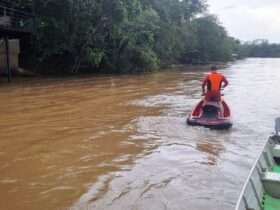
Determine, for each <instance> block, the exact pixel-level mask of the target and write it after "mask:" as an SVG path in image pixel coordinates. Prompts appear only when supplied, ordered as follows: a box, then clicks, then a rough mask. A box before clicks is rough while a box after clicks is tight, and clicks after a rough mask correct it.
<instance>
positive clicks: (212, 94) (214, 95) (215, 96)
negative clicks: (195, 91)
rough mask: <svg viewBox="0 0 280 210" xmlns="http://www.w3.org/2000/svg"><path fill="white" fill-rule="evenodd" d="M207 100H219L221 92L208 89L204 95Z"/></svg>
mask: <svg viewBox="0 0 280 210" xmlns="http://www.w3.org/2000/svg"><path fill="white" fill-rule="evenodd" d="M205 99H206V100H207V101H220V100H221V93H220V92H219V91H208V92H207V93H206V95H205Z"/></svg>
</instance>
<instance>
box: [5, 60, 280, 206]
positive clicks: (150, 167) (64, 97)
mask: <svg viewBox="0 0 280 210" xmlns="http://www.w3.org/2000/svg"><path fill="white" fill-rule="evenodd" d="M222 71H223V73H224V74H225V75H226V76H227V77H228V79H229V81H230V86H229V87H228V88H227V89H226V90H225V99H226V100H227V102H228V103H229V105H230V106H231V107H232V112H233V114H234V126H233V128H232V129H231V130H229V131H213V130H209V129H205V128H200V127H189V126H187V125H186V123H185V120H186V114H187V113H189V112H190V111H191V109H192V107H193V106H194V105H195V104H196V103H197V102H198V100H199V99H200V97H201V87H200V84H201V79H202V77H203V75H204V73H205V71H195V70H193V71H192V70H188V71H186V70H172V71H166V72H161V73H153V74H145V75H132V76H98V77H92V78H78V79H71V78H68V79H45V80H35V79H34V80H33V79H32V80H31V81H30V80H28V81H16V82H14V83H13V84H11V85H7V84H5V83H4V82H1V84H0V101H1V103H0V116H1V117H0V209H1V210H2V209H3V210H39V209H40V210H64V209H65V210H66V209H72V210H85V209H91V210H103V209H104V210H165V209H168V210H205V209H207V210H227V209H229V210H230V209H234V205H235V203H236V201H237V198H238V195H239V192H240V190H241V188H242V185H243V183H244V181H245V179H246V176H247V174H248V173H249V170H250V167H251V166H252V164H253V161H254V159H255V158H256V157H257V156H258V153H259V152H260V151H261V149H262V146H263V144H264V143H265V141H266V139H267V137H268V136H269V135H270V134H271V132H272V131H273V121H274V118H275V117H277V116H280V95H279V94H280V93H279V89H280V60H279V59H247V60H243V61H238V62H235V63H232V64H230V65H228V67H227V68H225V69H223V70H222Z"/></svg>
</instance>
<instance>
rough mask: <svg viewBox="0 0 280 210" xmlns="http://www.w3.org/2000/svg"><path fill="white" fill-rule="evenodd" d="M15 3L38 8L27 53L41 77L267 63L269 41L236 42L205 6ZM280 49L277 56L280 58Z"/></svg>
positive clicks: (185, 1)
mask: <svg viewBox="0 0 280 210" xmlns="http://www.w3.org/2000/svg"><path fill="white" fill-rule="evenodd" d="M11 4H13V5H12V6H13V7H17V8H20V7H21V8H24V9H28V7H30V6H29V5H33V9H34V12H35V27H34V28H35V33H34V36H33V37H32V39H31V40H29V41H28V44H26V43H25V44H24V46H25V49H23V51H24V52H27V53H23V54H24V57H25V58H24V60H28V61H29V62H26V63H29V65H30V66H33V68H34V66H36V69H40V70H39V72H40V73H55V74H59V73H73V72H80V71H87V72H94V73H108V72H110V73H131V72H144V71H150V70H154V69H158V68H159V67H161V66H166V65H169V64H205V63H211V62H226V61H230V60H232V59H233V58H242V57H246V56H249V55H259V54H261V55H262V57H265V56H264V55H265V53H260V52H258V53H255V52H256V51H258V50H259V51H261V52H263V51H262V48H261V47H259V46H262V44H264V43H266V42H261V43H259V42H258V43H256V42H254V43H245V44H244V43H241V42H240V41H239V40H237V39H235V38H233V37H230V36H229V35H228V33H227V31H226V30H225V28H224V27H223V26H222V25H221V24H220V22H219V21H218V19H217V17H216V16H214V15H212V14H209V13H208V11H207V2H206V1H204V0H59V1H57V0H33V1H32V0H15V1H12V3H11ZM266 44H267V45H266V46H269V47H268V48H269V49H270V48H271V45H269V44H268V43H266ZM274 48H277V47H275V46H274ZM279 49H280V47H279V46H278V51H277V50H275V49H274V51H273V52H272V53H274V54H275V52H276V51H277V52H278V55H280V53H279V52H280V50H279ZM253 51H254V52H253ZM269 52H270V51H269V50H267V54H269ZM270 53H271V52H270Z"/></svg>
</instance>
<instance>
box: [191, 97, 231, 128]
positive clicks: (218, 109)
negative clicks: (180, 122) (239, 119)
mask: <svg viewBox="0 0 280 210" xmlns="http://www.w3.org/2000/svg"><path fill="white" fill-rule="evenodd" d="M187 124H188V125H193V126H204V127H207V128H211V129H229V128H230V127H232V121H231V111H230V108H229V106H228V105H227V103H226V102H225V101H224V100H223V99H222V98H221V100H220V101H207V100H206V97H205V98H204V99H202V100H201V101H200V102H199V103H198V104H197V105H196V106H195V108H194V109H193V111H192V112H191V114H190V115H189V116H188V118H187Z"/></svg>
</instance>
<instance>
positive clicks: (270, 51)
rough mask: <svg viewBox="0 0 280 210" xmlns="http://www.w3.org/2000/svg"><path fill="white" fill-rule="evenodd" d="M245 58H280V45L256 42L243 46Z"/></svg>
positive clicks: (264, 41) (265, 41)
mask: <svg viewBox="0 0 280 210" xmlns="http://www.w3.org/2000/svg"><path fill="white" fill-rule="evenodd" d="M241 51H242V55H243V56H244V57H261V58H280V44H271V43H269V42H268V41H267V40H255V41H252V42H246V43H244V44H242V50H241Z"/></svg>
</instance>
